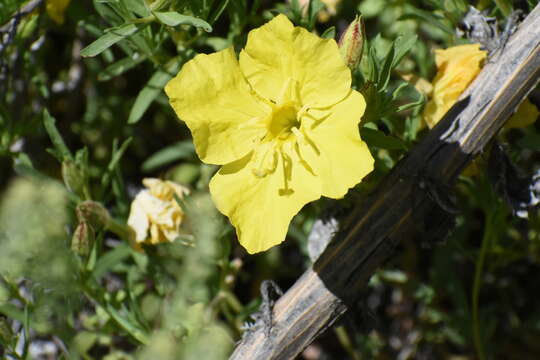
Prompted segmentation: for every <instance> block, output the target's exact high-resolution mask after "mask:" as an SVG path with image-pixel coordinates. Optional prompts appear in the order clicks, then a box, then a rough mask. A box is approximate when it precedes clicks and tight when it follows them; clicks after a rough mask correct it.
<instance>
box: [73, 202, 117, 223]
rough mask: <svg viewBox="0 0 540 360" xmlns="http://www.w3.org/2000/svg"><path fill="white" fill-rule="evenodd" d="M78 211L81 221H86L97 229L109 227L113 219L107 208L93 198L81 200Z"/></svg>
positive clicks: (78, 217)
mask: <svg viewBox="0 0 540 360" xmlns="http://www.w3.org/2000/svg"><path fill="white" fill-rule="evenodd" d="M76 212H77V219H79V222H81V223H82V222H86V223H88V224H89V225H90V226H92V227H93V228H95V229H100V228H102V227H107V226H108V225H109V223H110V220H111V217H110V215H109V212H108V211H107V209H105V208H104V207H103V205H101V204H100V203H98V202H96V201H92V200H87V201H83V202H81V203H80V204H79V205H77V210H76Z"/></svg>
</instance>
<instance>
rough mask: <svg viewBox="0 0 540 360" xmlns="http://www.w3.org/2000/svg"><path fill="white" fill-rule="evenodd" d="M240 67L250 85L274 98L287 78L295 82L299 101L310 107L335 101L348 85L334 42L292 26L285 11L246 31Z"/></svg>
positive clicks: (269, 97) (344, 66)
mask: <svg viewBox="0 0 540 360" xmlns="http://www.w3.org/2000/svg"><path fill="white" fill-rule="evenodd" d="M240 67H241V69H242V72H243V73H244V75H245V76H246V78H247V80H248V82H249V83H250V84H251V86H252V87H253V89H255V91H257V92H258V93H259V94H260V95H261V96H262V97H264V98H266V99H272V100H274V101H276V99H277V98H278V97H279V94H280V91H281V90H282V89H283V88H284V87H285V85H286V83H287V81H290V80H289V79H293V80H295V81H297V82H298V83H299V85H300V89H299V91H300V98H301V102H302V103H303V104H304V105H307V106H310V107H325V106H328V105H332V104H335V103H337V102H338V101H340V100H341V99H343V98H344V97H345V96H346V95H347V93H348V91H349V88H350V87H351V72H350V70H349V68H347V66H346V65H345V63H344V61H343V59H342V58H341V55H340V53H339V50H338V46H337V44H336V42H335V41H334V40H332V39H327V40H324V39H321V38H319V37H318V36H316V35H314V34H312V33H310V32H308V31H307V30H306V29H303V28H300V27H294V26H293V24H292V23H291V22H290V21H289V19H287V17H286V16H285V15H278V16H276V17H275V18H274V19H272V20H271V21H269V22H268V23H267V24H265V25H263V26H261V27H260V28H258V29H255V30H253V31H251V32H250V33H249V35H248V40H247V44H246V47H245V49H244V50H243V51H242V52H241V53H240Z"/></svg>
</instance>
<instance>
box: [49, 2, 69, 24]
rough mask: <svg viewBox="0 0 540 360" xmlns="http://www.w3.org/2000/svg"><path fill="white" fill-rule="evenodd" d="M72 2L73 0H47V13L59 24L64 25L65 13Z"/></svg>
mask: <svg viewBox="0 0 540 360" xmlns="http://www.w3.org/2000/svg"><path fill="white" fill-rule="evenodd" d="M70 2H71V0H47V3H46V4H47V6H46V8H47V14H49V16H50V17H51V19H53V20H54V21H55V22H56V23H57V24H59V25H62V24H63V23H64V13H65V11H66V9H67V7H68V6H69V3H70Z"/></svg>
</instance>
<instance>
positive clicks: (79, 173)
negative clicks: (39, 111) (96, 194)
mask: <svg viewBox="0 0 540 360" xmlns="http://www.w3.org/2000/svg"><path fill="white" fill-rule="evenodd" d="M62 178H63V179H64V184H66V187H67V188H68V190H69V191H71V192H73V193H75V194H77V195H79V196H82V194H83V189H84V186H85V183H86V173H85V171H84V169H82V168H81V167H80V166H78V165H77V164H76V163H75V162H74V161H72V160H67V159H66V160H64V161H63V162H62Z"/></svg>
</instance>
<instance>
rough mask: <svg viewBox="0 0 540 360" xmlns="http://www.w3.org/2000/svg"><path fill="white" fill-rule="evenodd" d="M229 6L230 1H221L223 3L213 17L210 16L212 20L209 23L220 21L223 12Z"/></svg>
mask: <svg viewBox="0 0 540 360" xmlns="http://www.w3.org/2000/svg"><path fill="white" fill-rule="evenodd" d="M227 5H229V0H221V3H220V4H219V6H218V7H217V9H216V10H215V11H214V13H213V14H212V16H210V18H209V19H208V22H209V23H210V24H213V23H215V22H216V21H217V19H219V17H220V16H221V14H222V13H223V11H224V10H225V9H226V8H227Z"/></svg>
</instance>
